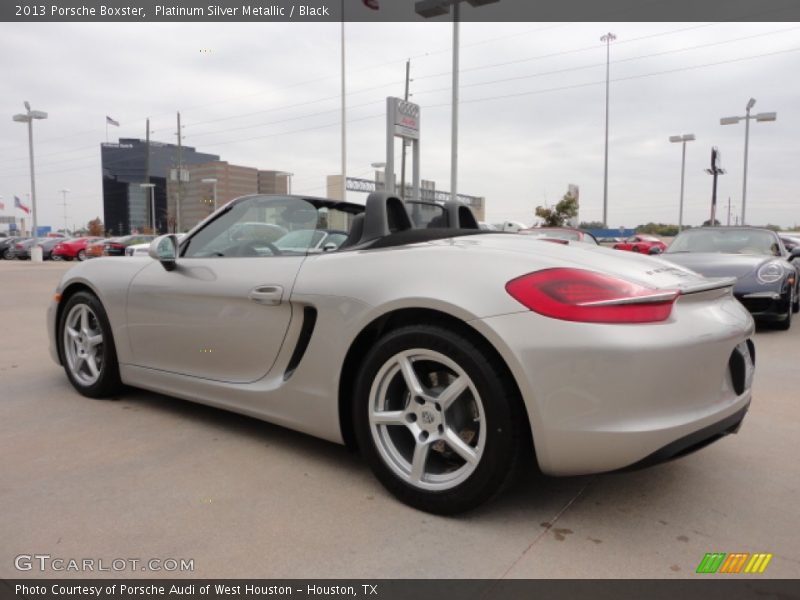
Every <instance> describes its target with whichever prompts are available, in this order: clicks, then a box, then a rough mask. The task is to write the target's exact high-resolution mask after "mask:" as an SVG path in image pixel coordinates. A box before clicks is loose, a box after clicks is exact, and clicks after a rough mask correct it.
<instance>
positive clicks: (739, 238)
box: [666, 229, 781, 256]
mask: <svg viewBox="0 0 800 600" xmlns="http://www.w3.org/2000/svg"><path fill="white" fill-rule="evenodd" d="M678 252H719V253H722V254H755V255H764V256H780V255H781V250H780V244H779V243H778V238H777V237H776V236H775V234H773V233H772V232H770V231H762V230H758V229H730V230H725V229H691V230H688V231H683V232H682V233H680V234H679V235H678V237H676V238H675V241H674V242H672V244H671V245H670V247H669V248H668V249H667V252H666V253H667V254H675V253H678Z"/></svg>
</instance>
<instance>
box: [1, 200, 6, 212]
mask: <svg viewBox="0 0 800 600" xmlns="http://www.w3.org/2000/svg"><path fill="white" fill-rule="evenodd" d="M5 209H6V205H5V204H4V203H3V201H2V200H0V210H5Z"/></svg>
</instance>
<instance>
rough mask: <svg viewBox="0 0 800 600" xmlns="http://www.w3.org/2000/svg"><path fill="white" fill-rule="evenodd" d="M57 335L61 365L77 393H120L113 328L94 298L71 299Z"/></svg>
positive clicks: (77, 296) (80, 295) (82, 295)
mask: <svg viewBox="0 0 800 600" xmlns="http://www.w3.org/2000/svg"><path fill="white" fill-rule="evenodd" d="M58 336H59V352H60V354H61V363H62V364H63V365H64V370H65V371H66V373H67V377H68V378H69V380H70V383H72V385H73V387H75V389H76V390H78V392H80V393H81V394H83V395H84V396H89V397H90V398H102V397H105V396H109V395H111V394H114V393H115V392H117V391H119V389H120V388H121V387H122V383H121V381H120V377H119V365H118V363H117V353H116V350H115V348H114V339H113V337H112V334H111V326H110V325H109V323H108V316H107V315H106V311H105V309H104V308H103V305H102V304H101V303H100V301H99V300H98V299H97V298H96V297H95V296H94V295H92V294H90V293H88V292H78V293H76V294H74V295H73V296H70V298H69V300H67V303H66V305H65V306H64V310H63V311H62V313H61V319H60V320H59V326H58Z"/></svg>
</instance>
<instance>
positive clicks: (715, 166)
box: [706, 146, 725, 227]
mask: <svg viewBox="0 0 800 600" xmlns="http://www.w3.org/2000/svg"><path fill="white" fill-rule="evenodd" d="M720 160H721V159H720V153H719V150H718V149H717V147H716V146H714V147H713V148H711V168H710V169H706V173H708V174H709V175H713V176H714V183H713V186H712V188H711V219H710V220H709V222H708V225H709V227H714V221H716V216H717V176H718V175H724V174H725V169H723V168H722V167H720V166H719V163H720Z"/></svg>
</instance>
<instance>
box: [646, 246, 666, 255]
mask: <svg viewBox="0 0 800 600" xmlns="http://www.w3.org/2000/svg"><path fill="white" fill-rule="evenodd" d="M662 252H663V250H662V249H661V248H660V247H659V246H651V247H650V250H648V251H647V253H648V254H661V253H662Z"/></svg>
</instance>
